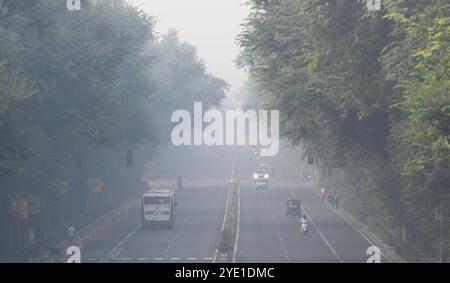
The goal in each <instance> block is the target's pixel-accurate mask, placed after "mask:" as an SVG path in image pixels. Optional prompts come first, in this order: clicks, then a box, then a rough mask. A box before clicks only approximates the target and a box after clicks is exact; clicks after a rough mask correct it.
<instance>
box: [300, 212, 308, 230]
mask: <svg viewBox="0 0 450 283" xmlns="http://www.w3.org/2000/svg"><path fill="white" fill-rule="evenodd" d="M300 224H301V228H300V229H301V231H302V233H303V234H306V233H308V218H307V216H306V214H303V215H302V217H301V218H300Z"/></svg>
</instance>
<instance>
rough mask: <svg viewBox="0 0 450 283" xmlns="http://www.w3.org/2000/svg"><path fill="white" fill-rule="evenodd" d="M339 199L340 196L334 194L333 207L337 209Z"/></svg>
mask: <svg viewBox="0 0 450 283" xmlns="http://www.w3.org/2000/svg"><path fill="white" fill-rule="evenodd" d="M340 201H341V196H340V195H338V194H336V196H335V197H334V209H339V203H340Z"/></svg>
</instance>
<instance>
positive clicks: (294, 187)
mask: <svg viewBox="0 0 450 283" xmlns="http://www.w3.org/2000/svg"><path fill="white" fill-rule="evenodd" d="M225 151H226V152H216V151H210V152H209V154H213V155H214V158H211V156H210V155H208V154H202V152H201V149H200V148H198V149H196V150H191V151H190V153H189V154H185V153H186V152H184V154H182V153H181V152H174V151H173V150H168V151H167V152H166V153H164V152H163V153H161V158H160V159H161V160H162V161H160V164H159V165H158V167H159V168H160V171H159V172H157V173H155V174H156V175H158V178H155V179H159V181H160V182H169V183H171V182H172V183H174V181H173V180H175V179H176V176H183V177H184V178H185V179H186V180H185V186H184V187H183V188H182V189H180V190H178V191H177V202H178V204H179V205H178V209H177V221H176V225H175V227H174V228H173V229H142V228H141V227H140V225H139V220H140V211H139V208H138V207H136V208H133V209H131V210H130V211H129V212H127V213H124V215H122V216H121V217H120V218H119V219H117V220H116V221H115V222H114V223H113V224H112V225H110V226H109V227H108V229H107V230H106V231H104V232H103V233H101V235H99V236H98V237H97V238H96V239H95V240H93V242H91V243H90V244H89V245H88V246H86V247H83V249H82V261H83V262H212V261H213V258H214V255H215V251H216V247H217V242H218V238H219V235H220V231H221V226H222V222H223V217H224V213H225V207H226V200H227V192H228V184H227V180H228V179H229V178H230V174H231V170H232V168H233V166H234V165H235V164H237V163H239V164H240V166H239V167H240V170H241V172H240V175H241V178H242V180H241V181H242V184H241V187H240V215H239V235H238V237H239V238H238V246H237V250H236V255H235V259H236V262H251V263H274V262H281V263H283V262H286V263H288V262H290V263H303V262H327V263H328V262H331V263H339V262H366V261H367V259H368V257H369V256H368V255H366V251H367V248H368V247H370V246H371V245H372V244H371V243H370V242H369V241H368V239H366V238H365V236H363V235H362V234H361V233H360V232H359V231H358V230H357V229H356V228H354V227H353V226H352V225H351V224H350V223H349V222H347V221H346V219H344V218H343V217H342V216H341V215H340V214H339V213H338V212H336V211H335V210H333V209H331V208H329V207H328V206H327V205H326V204H325V203H322V202H321V200H320V199H319V196H318V195H317V192H316V191H315V189H314V186H313V184H311V183H304V182H302V181H301V179H300V175H299V172H300V170H301V167H298V168H297V167H296V166H294V165H292V164H293V163H294V162H295V158H297V157H295V156H293V155H292V154H289V153H288V154H287V155H286V154H285V155H283V154H281V155H280V156H278V157H277V158H276V159H273V160H271V161H270V162H271V163H272V164H273V165H274V167H275V168H276V176H275V178H274V179H273V180H272V181H271V185H270V189H269V190H268V191H256V190H255V188H254V187H253V186H252V181H251V178H252V174H253V170H254V169H255V168H256V166H258V163H259V162H260V160H259V159H258V158H256V156H255V154H254V153H253V152H252V151H251V150H249V149H248V148H228V149H226V150H225ZM174 156H176V158H177V159H174V158H175V157H174ZM169 160H178V161H177V162H176V163H175V164H176V166H173V165H172V167H171V165H170V162H168V161H169ZM189 160H191V162H189ZM192 160H195V162H192ZM161 168H163V169H161ZM294 197H295V198H300V199H301V200H302V205H303V209H304V211H305V213H306V214H307V215H308V218H309V220H310V221H311V224H312V225H311V226H312V227H311V228H312V229H311V231H310V233H309V234H308V235H307V236H306V237H304V236H301V234H300V233H299V223H298V220H295V219H288V218H287V217H286V201H287V199H289V198H294ZM382 261H386V259H384V258H383V260H382Z"/></svg>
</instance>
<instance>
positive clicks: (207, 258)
mask: <svg viewBox="0 0 450 283" xmlns="http://www.w3.org/2000/svg"><path fill="white" fill-rule="evenodd" d="M203 260H207V261H212V260H213V258H212V257H204V258H203Z"/></svg>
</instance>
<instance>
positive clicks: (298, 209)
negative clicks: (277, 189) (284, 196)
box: [286, 199, 302, 218]
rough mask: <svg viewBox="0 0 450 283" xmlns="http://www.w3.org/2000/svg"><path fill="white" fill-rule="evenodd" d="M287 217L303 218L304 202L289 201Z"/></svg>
mask: <svg viewBox="0 0 450 283" xmlns="http://www.w3.org/2000/svg"><path fill="white" fill-rule="evenodd" d="M286 217H288V218H300V217H302V202H301V201H300V200H299V199H288V201H287V204H286Z"/></svg>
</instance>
